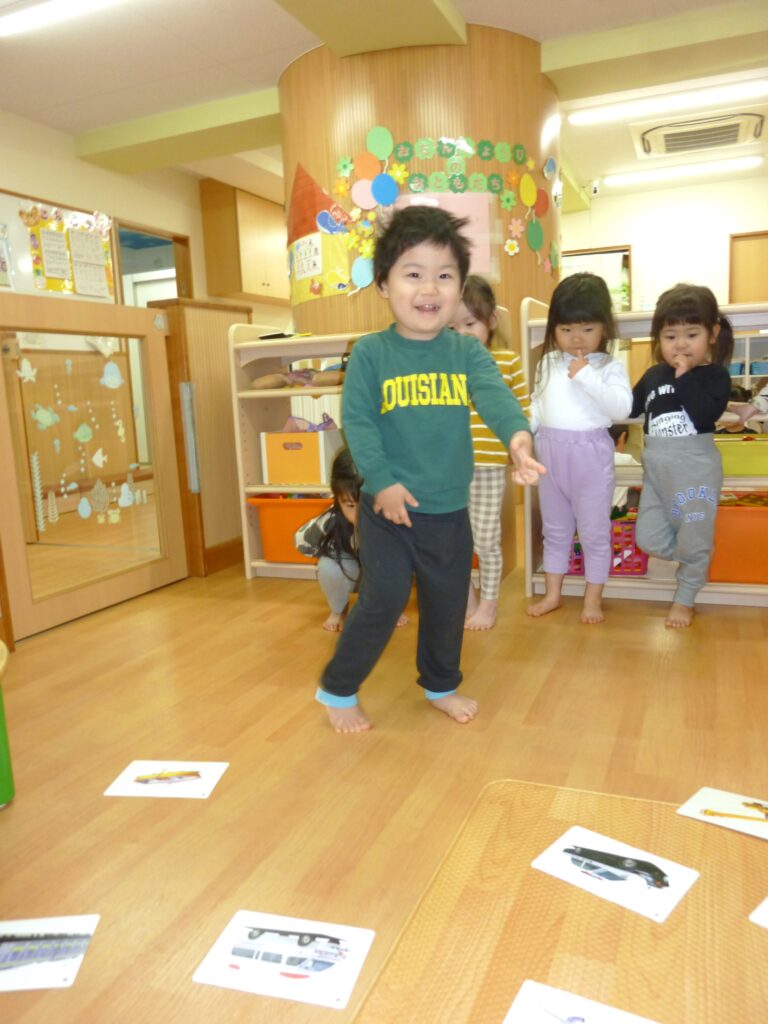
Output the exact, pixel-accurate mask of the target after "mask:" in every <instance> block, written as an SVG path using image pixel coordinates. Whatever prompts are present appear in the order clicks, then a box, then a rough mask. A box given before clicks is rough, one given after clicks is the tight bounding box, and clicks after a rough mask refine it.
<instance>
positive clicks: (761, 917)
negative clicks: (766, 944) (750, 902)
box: [749, 896, 768, 928]
mask: <svg viewBox="0 0 768 1024" xmlns="http://www.w3.org/2000/svg"><path fill="white" fill-rule="evenodd" d="M749 920H750V921H751V922H752V923H753V924H759V925H760V926H761V927H762V928H768V896H766V898H765V899H764V900H763V902H762V903H761V904H760V906H759V907H757V908H756V909H755V910H753V911H752V913H751V914H750V915H749Z"/></svg>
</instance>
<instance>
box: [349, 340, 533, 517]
mask: <svg viewBox="0 0 768 1024" xmlns="http://www.w3.org/2000/svg"><path fill="white" fill-rule="evenodd" d="M470 399H471V400H472V401H473V402H474V404H475V407H476V408H477V410H478V412H479V413H480V415H481V416H482V418H483V420H485V422H486V423H487V424H488V426H489V427H490V428H491V430H492V431H493V432H494V433H495V434H496V435H497V437H498V438H499V440H500V441H502V442H503V443H504V444H505V445H509V441H510V438H511V437H512V435H513V434H514V433H516V432H517V431H518V430H529V426H528V420H527V419H526V417H525V414H524V413H523V411H522V409H521V408H520V404H519V403H518V401H517V399H516V398H515V397H514V395H513V394H512V392H511V391H510V390H509V388H508V387H507V385H506V384H505V382H504V380H503V378H502V376H501V374H500V373H499V370H498V367H497V366H496V363H495V362H494V361H493V359H492V358H491V356H490V354H489V353H488V351H487V350H486V349H485V348H484V347H483V345H481V344H480V342H479V341H478V340H477V339H476V338H470V337H467V336H466V335H463V334H457V333H456V332H455V331H450V330H447V329H446V330H443V331H441V332H440V334H438V335H437V337H435V338H433V339H432V340H431V341H413V340H411V339H408V338H403V337H401V336H400V335H399V334H398V333H397V331H396V330H395V327H394V325H392V326H391V327H389V328H388V329H387V330H386V331H381V332H380V333H378V334H368V335H366V336H365V337H364V338H361V339H360V340H359V341H358V342H357V343H356V344H355V345H354V347H353V349H352V353H351V355H350V358H349V363H348V364H347V372H346V375H345V379H344V393H343V397H342V423H343V428H344V436H345V437H346V441H347V444H348V445H349V449H350V451H351V452H352V457H353V458H354V460H355V463H356V464H357V468H358V470H359V471H360V473H361V475H362V476H363V477H364V478H365V483H364V485H363V490H364V491H365V492H366V493H367V494H371V495H376V494H377V493H378V492H379V491H381V490H383V489H384V488H385V487H389V486H390V485H391V484H395V483H400V484H403V486H404V487H407V488H408V490H409V491H410V492H411V494H412V495H413V496H414V498H416V500H417V501H418V502H419V508H418V509H414V511H416V512H427V513H431V514H438V513H441V512H455V511H456V510H457V509H461V508H465V507H466V506H467V504H468V501H469V485H470V483H471V481H472V475H473V473H474V458H473V453H472V439H471V436H470V432H469V402H470Z"/></svg>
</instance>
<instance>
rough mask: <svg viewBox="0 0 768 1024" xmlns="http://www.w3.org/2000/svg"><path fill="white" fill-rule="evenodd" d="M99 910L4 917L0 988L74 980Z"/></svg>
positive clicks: (15, 989)
mask: <svg viewBox="0 0 768 1024" xmlns="http://www.w3.org/2000/svg"><path fill="white" fill-rule="evenodd" d="M98 923H99V915H98V914H82V915H77V916H72V917H38V918H30V919H28V920H21V921H0V992H21V991H24V990H27V989H36V988H67V987H68V986H70V985H72V984H73V983H74V980H75V977H76V976H77V972H78V971H79V970H80V964H81V963H82V962H83V957H84V956H85V951H86V949H87V948H88V943H89V942H90V941H91V938H92V937H93V933H94V932H95V930H96V925H97V924H98Z"/></svg>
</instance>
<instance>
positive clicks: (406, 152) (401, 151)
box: [393, 142, 413, 161]
mask: <svg viewBox="0 0 768 1024" xmlns="http://www.w3.org/2000/svg"><path fill="white" fill-rule="evenodd" d="M393 156H394V158H395V160H405V161H408V160H410V159H411V157H412V156H413V145H412V143H410V142H398V144H397V145H396V146H395V149H394V153H393Z"/></svg>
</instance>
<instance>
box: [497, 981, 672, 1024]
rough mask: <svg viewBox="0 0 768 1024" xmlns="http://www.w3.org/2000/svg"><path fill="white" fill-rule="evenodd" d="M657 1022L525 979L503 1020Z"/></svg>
mask: <svg viewBox="0 0 768 1024" xmlns="http://www.w3.org/2000/svg"><path fill="white" fill-rule="evenodd" d="M557 1021H560V1022H561V1024H575V1022H577V1021H578V1022H579V1024H658V1022H656V1021H652V1020H649V1019H648V1017H638V1016H637V1014H636V1013H627V1012H626V1011H625V1010H615V1009H614V1008H613V1007H612V1006H606V1005H605V1003H596V1002H595V1001H594V1000H593V999H585V998H584V997H583V996H576V995H573V993H572V992H565V991H563V989H560V988H551V987H550V986H549V985H542V984H540V983H539V982H538V981H524V982H523V984H522V987H521V988H520V991H519V992H518V993H517V996H516V997H515V1001H514V1003H512V1006H511V1007H510V1008H509V1013H508V1014H507V1016H506V1017H505V1018H504V1020H503V1022H502V1024H556V1022H557Z"/></svg>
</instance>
